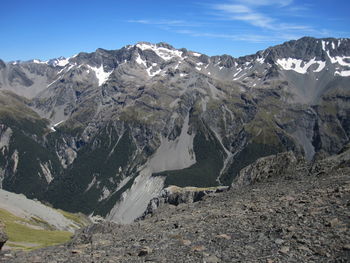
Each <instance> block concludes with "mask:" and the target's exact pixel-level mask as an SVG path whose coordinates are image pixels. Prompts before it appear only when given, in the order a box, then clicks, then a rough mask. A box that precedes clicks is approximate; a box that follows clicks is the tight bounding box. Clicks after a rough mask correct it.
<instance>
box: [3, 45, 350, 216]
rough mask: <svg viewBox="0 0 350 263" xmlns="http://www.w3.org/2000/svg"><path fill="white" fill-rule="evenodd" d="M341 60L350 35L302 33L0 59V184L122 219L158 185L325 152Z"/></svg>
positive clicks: (337, 144) (208, 180)
mask: <svg viewBox="0 0 350 263" xmlns="http://www.w3.org/2000/svg"><path fill="white" fill-rule="evenodd" d="M349 59H350V40H349V39H331V38H329V39H314V38H302V39H299V40H296V41H289V42H286V43H284V44H281V45H278V46H275V47H270V48H268V49H266V50H263V51H259V52H257V53H256V54H254V55H250V56H245V57H241V58H233V57H230V56H227V55H223V56H214V57H208V56H206V55H204V54H199V53H196V52H192V51H188V50H186V49H179V50H178V49H175V48H173V47H172V46H170V45H168V44H165V43H159V44H150V43H138V44H136V45H130V46H126V47H123V48H122V49H119V50H103V49H98V50H96V52H93V53H79V54H77V55H76V56H74V57H71V58H67V59H65V58H59V59H55V60H50V61H46V62H42V61H38V60H33V61H28V62H9V63H4V62H1V63H0V88H1V93H0V105H1V107H0V123H1V126H0V168H1V169H0V181H1V182H2V188H4V189H5V190H8V191H12V192H16V193H24V194H26V195H27V196H28V197H30V198H38V199H40V200H45V201H47V202H50V203H51V204H53V205H54V206H55V207H59V208H62V209H65V210H68V211H80V212H84V213H86V214H95V215H102V216H104V217H107V218H108V219H110V220H113V221H115V222H123V223H128V222H132V221H133V220H134V219H135V218H137V217H139V216H141V215H142V214H143V212H144V211H145V209H146V208H147V205H148V203H149V200H151V199H152V198H155V197H157V196H158V195H159V194H160V193H161V191H162V189H164V188H165V187H167V186H169V185H176V186H179V187H185V186H196V187H212V186H219V185H226V186H227V185H230V184H231V183H232V181H233V179H234V178H235V177H236V176H237V174H238V172H239V171H240V170H241V169H242V168H243V167H245V166H247V165H249V164H251V163H252V162H254V161H255V160H256V159H258V158H259V157H263V156H267V155H271V154H276V153H278V152H284V151H290V150H292V151H294V152H295V153H296V154H297V155H303V156H305V157H306V158H307V159H308V160H312V159H313V158H314V156H315V154H316V155H318V154H321V153H322V154H326V155H331V154H335V153H337V152H338V151H339V150H340V149H342V148H343V146H344V145H345V144H346V143H348V142H349V136H350V121H349V117H348V116H350V104H349V98H350V91H349V88H348V87H349V81H350V78H349V72H350V70H349V68H350V62H349ZM23 96H24V97H23Z"/></svg>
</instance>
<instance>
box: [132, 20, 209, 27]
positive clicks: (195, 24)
mask: <svg viewBox="0 0 350 263" xmlns="http://www.w3.org/2000/svg"><path fill="white" fill-rule="evenodd" d="M126 22H128V23H136V24H144V25H154V26H169V27H198V26H203V25H204V24H203V23H199V22H189V21H185V20H172V19H159V20H155V19H130V20H127V21H126Z"/></svg>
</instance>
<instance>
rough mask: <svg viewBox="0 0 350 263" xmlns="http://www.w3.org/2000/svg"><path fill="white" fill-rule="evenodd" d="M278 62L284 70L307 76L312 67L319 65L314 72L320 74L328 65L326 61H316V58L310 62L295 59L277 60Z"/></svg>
mask: <svg viewBox="0 0 350 263" xmlns="http://www.w3.org/2000/svg"><path fill="white" fill-rule="evenodd" d="M276 62H277V64H278V65H279V66H281V67H282V69H284V70H293V71H295V72H297V73H300V74H306V73H307V71H308V69H309V67H310V66H311V65H314V64H317V65H318V67H317V69H315V70H313V71H314V72H320V71H321V70H322V69H323V68H324V67H325V65H326V63H325V62H324V61H321V60H316V58H313V59H311V60H310V61H308V62H305V61H303V60H301V59H295V58H282V59H277V61H276Z"/></svg>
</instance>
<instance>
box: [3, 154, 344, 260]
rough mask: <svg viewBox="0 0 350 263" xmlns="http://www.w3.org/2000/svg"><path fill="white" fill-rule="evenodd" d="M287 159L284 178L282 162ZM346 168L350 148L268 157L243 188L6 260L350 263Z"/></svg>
mask: <svg viewBox="0 0 350 263" xmlns="http://www.w3.org/2000/svg"><path fill="white" fill-rule="evenodd" d="M290 160H293V162H294V165H292V166H290V167H288V169H287V170H286V171H285V172H282V173H281V167H280V164H281V162H287V163H289V161H290ZM349 164H350V151H349V150H348V151H344V152H342V153H341V154H340V155H337V156H332V157H329V158H326V159H322V160H319V161H317V162H315V163H313V164H308V163H307V162H305V160H303V159H300V158H299V159H297V158H296V157H295V156H294V154H293V153H291V152H287V153H283V154H279V155H277V156H269V157H266V158H262V159H259V160H257V161H256V162H255V163H253V164H252V165H250V166H248V167H247V168H245V169H243V170H242V171H241V172H240V175H239V177H238V178H237V179H236V181H235V182H234V185H235V186H237V185H239V184H240V185H241V183H240V182H244V183H243V186H241V187H239V188H237V187H233V188H231V190H230V191H226V192H223V193H218V194H212V195H208V196H206V197H205V198H204V200H202V201H199V202H195V203H187V204H179V205H177V206H175V205H169V204H163V205H160V207H159V208H158V210H157V211H156V212H155V213H154V214H153V215H148V217H147V218H146V219H145V220H143V221H139V222H136V223H132V224H130V225H118V224H114V223H104V224H97V225H92V226H90V227H88V228H85V229H84V230H82V231H81V232H80V233H78V234H76V235H75V237H74V238H73V240H72V241H71V242H70V243H69V244H67V245H65V246H57V247H52V248H47V249H42V250H37V251H34V252H31V253H16V254H7V255H3V257H2V261H3V262H23V261H25V262H52V263H53V262H348V261H349V259H350V234H349V233H350V231H349V228H350V224H349V216H350V209H349V204H350V168H349V167H350V165H349ZM248 171H251V172H250V173H249V175H248Z"/></svg>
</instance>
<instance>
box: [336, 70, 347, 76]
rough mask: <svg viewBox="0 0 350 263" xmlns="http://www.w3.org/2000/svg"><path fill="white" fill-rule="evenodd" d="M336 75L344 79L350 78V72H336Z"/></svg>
mask: <svg viewBox="0 0 350 263" xmlns="http://www.w3.org/2000/svg"><path fill="white" fill-rule="evenodd" d="M334 75H338V76H342V77H350V70H344V71H336V72H335V73H334Z"/></svg>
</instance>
